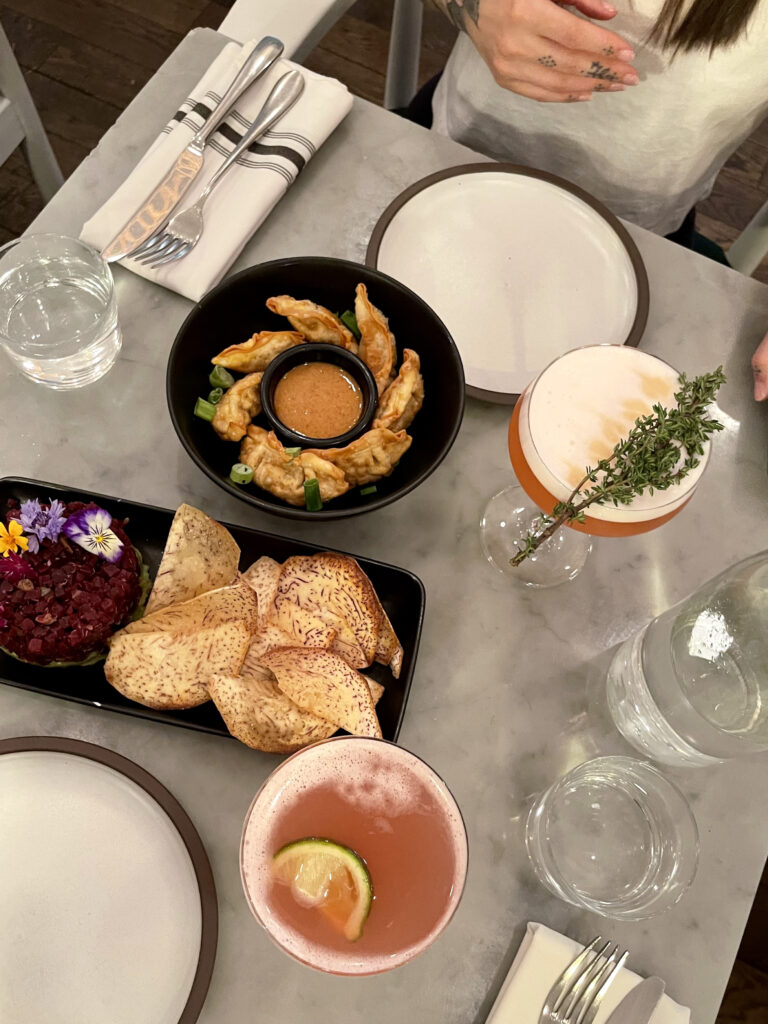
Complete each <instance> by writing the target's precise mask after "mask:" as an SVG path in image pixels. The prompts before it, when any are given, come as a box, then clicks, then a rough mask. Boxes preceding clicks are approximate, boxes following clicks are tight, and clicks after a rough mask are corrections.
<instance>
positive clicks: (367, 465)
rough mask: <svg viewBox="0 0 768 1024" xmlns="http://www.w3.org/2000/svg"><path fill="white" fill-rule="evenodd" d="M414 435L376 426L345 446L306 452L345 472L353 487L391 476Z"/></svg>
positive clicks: (305, 453) (305, 452) (307, 450)
mask: <svg viewBox="0 0 768 1024" xmlns="http://www.w3.org/2000/svg"><path fill="white" fill-rule="evenodd" d="M412 440H413V439H412V438H411V437H410V436H409V435H408V434H406V432H405V431H404V430H400V431H398V432H397V433H396V434H395V433H393V432H392V431H391V430H387V428H386V427H376V428H375V429H373V430H369V431H368V432H367V433H365V434H363V436H362V437H358V438H357V440H356V441H352V443H351V444H348V445H347V446H346V447H345V448H325V449H317V450H313V449H306V450H305V451H304V452H303V453H302V454H303V455H305V456H306V455H320V456H322V458H324V459H327V460H328V461H329V462H332V463H333V464H334V466H338V468H339V469H340V470H341V471H342V472H343V473H344V476H345V477H346V478H347V482H348V483H349V485H350V487H359V486H361V485H362V484H370V483H374V482H375V481H376V480H381V478H382V477H383V476H389V474H390V473H391V472H392V470H393V469H394V468H395V466H396V465H397V463H398V462H399V461H400V459H401V458H402V456H403V455H404V454H405V452H407V451H408V449H409V448H410V447H411V441H412Z"/></svg>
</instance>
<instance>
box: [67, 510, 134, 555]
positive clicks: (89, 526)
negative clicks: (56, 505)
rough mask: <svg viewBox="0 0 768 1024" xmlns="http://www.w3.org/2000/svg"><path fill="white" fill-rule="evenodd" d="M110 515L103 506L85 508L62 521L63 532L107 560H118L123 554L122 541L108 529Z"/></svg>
mask: <svg viewBox="0 0 768 1024" xmlns="http://www.w3.org/2000/svg"><path fill="white" fill-rule="evenodd" d="M111 524H112V516H111V515H110V514H109V512H107V511H106V510H105V509H103V508H87V509H84V510H83V511H82V512H77V513H76V514H75V515H73V516H70V517H69V519H67V520H66V522H65V523H64V533H65V534H66V535H67V537H69V539H70V540H73V541H74V542H75V544H79V545H80V547H81V548H85V550H86V551H90V552H91V554H92V555H98V556H99V558H103V559H105V560H106V561H107V562H119V561H120V559H121V558H122V555H123V542H122V541H121V540H120V538H119V537H118V536H117V534H116V533H115V532H114V531H113V530H110V528H109V527H110V525H111Z"/></svg>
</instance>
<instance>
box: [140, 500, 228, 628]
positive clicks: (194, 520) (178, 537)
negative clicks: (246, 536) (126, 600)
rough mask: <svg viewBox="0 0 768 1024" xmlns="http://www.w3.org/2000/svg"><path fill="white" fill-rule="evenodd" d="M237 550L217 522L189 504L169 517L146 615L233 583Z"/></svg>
mask: <svg viewBox="0 0 768 1024" xmlns="http://www.w3.org/2000/svg"><path fill="white" fill-rule="evenodd" d="M239 564H240V548H239V547H238V546H237V544H236V543H235V541H234V538H233V537H232V535H231V534H230V533H229V531H228V530H226V529H225V528H224V527H223V526H222V525H221V524H220V523H217V522H216V520H215V519H211V517H210V516H207V515H206V514H205V512H201V511H200V510H199V509H197V508H193V507H192V505H180V506H179V508H178V510H177V512H176V515H175V516H174V517H173V522H172V523H171V529H170V530H169V532H168V539H167V541H166V543H165V551H164V552H163V557H162V560H161V562H160V568H159V569H158V570H157V576H156V577H155V583H154V586H153V587H152V593H151V594H150V595H149V600H148V601H147V609H146V614H147V615H150V614H151V613H152V612H156V611H158V610H159V609H160V608H167V607H168V605H171V604H178V603H179V602H181V601H189V600H190V599H191V598H193V597H198V596H199V595H200V594H204V593H205V592H206V591H207V590H217V589H218V588H219V587H226V586H228V585H229V584H230V583H233V582H234V581H235V579H236V577H237V567H238V565H239Z"/></svg>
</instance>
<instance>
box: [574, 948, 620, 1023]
mask: <svg viewBox="0 0 768 1024" xmlns="http://www.w3.org/2000/svg"><path fill="white" fill-rule="evenodd" d="M609 945H610V943H609ZM618 952H619V947H618V946H614V947H613V951H612V952H611V953H610V955H609V956H607V957H606V958H605V959H601V961H600V962H599V963H597V962H596V961H597V957H596V958H595V962H593V964H592V969H591V970H589V971H585V972H584V974H582V976H581V977H580V978H579V981H578V982H577V984H576V985H574V986H573V993H572V998H571V1001H570V1002H569V1004H568V1009H567V1010H566V1011H565V1013H564V1014H563V1024H574V1018H575V1017H576V1016H578V1014H579V1013H580V1012H581V1008H582V1006H583V1005H584V1001H585V1000H587V999H588V1000H589V1001H590V1002H591V999H592V995H593V994H594V992H595V990H596V989H597V987H598V986H599V984H600V979H601V978H602V977H603V974H604V972H605V971H606V970H607V969H608V970H609V969H610V967H611V966H612V965H613V964H614V963H615V962H616V956H617V954H618ZM577 986H578V991H577Z"/></svg>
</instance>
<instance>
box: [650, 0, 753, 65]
mask: <svg viewBox="0 0 768 1024" xmlns="http://www.w3.org/2000/svg"><path fill="white" fill-rule="evenodd" d="M759 3H760V0H692V3H691V5H690V7H689V8H688V9H687V10H686V0H664V7H663V8H662V10H661V14H660V15H659V17H658V20H657V21H656V24H655V25H654V27H653V31H652V32H651V34H650V36H649V42H652V43H658V44H660V45H662V46H664V47H671V48H673V49H674V50H675V52H678V51H681V50H703V49H708V50H709V52H710V53H712V52H713V51H714V50H716V49H717V48H718V47H721V46H728V45H729V44H730V43H733V42H735V41H736V40H737V39H738V38H739V36H740V35H742V33H743V32H744V31H745V30H746V27H747V23H748V22H749V19H750V18H751V17H752V14H753V13H754V11H755V8H756V7H757V5H758V4H759Z"/></svg>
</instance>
